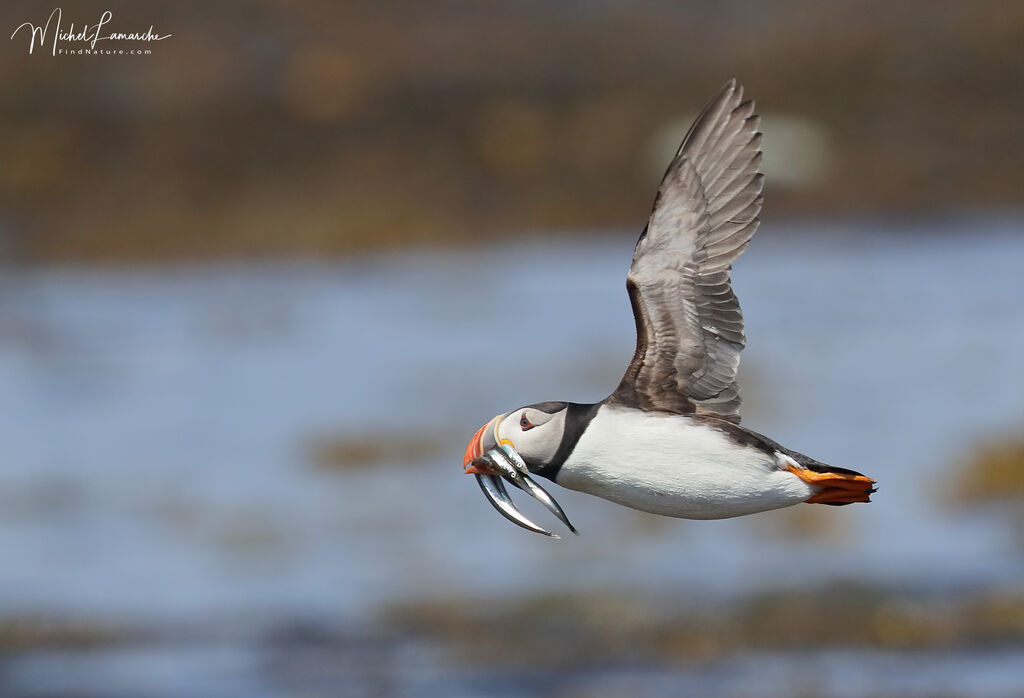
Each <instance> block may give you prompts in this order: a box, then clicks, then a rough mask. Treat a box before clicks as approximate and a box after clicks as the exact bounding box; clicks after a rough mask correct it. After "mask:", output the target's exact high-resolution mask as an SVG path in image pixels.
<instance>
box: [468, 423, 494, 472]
mask: <svg viewBox="0 0 1024 698" xmlns="http://www.w3.org/2000/svg"><path fill="white" fill-rule="evenodd" d="M495 419H496V418H495ZM493 421H494V419H492V420H491V421H490V422H487V424H484V425H483V426H482V427H480V428H479V429H477V430H476V433H475V434H473V438H472V439H470V440H469V445H468V446H466V455H465V456H463V457H462V467H463V468H465V469H466V474H467V475H470V474H472V475H493V474H494V472H493V471H491V470H484V469H482V468H478V467H477V466H475V465H473V461H475V460H476V459H477V458H479V457H480V456H482V455H483V454H484V443H483V441H484V432H485V431H487V428H488V427H490V426H491V423H492V422H493Z"/></svg>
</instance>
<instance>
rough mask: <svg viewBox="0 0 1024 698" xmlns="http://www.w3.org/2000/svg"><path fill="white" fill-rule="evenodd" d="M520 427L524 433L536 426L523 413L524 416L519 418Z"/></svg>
mask: <svg viewBox="0 0 1024 698" xmlns="http://www.w3.org/2000/svg"><path fill="white" fill-rule="evenodd" d="M519 426H520V427H522V429H523V431H529V430H530V429H533V428H534V427H535V426H536V425H535V424H534V423H533V422H531V421H530V419H529V418H528V417H527V416H526V413H525V412H523V416H522V417H520V418H519Z"/></svg>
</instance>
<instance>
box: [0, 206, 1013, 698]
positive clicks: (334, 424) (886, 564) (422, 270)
mask: <svg viewBox="0 0 1024 698" xmlns="http://www.w3.org/2000/svg"><path fill="white" fill-rule="evenodd" d="M1021 232H1022V225H1021V223H1020V222H1018V221H1009V222H1006V221H1003V222H991V221H988V222H981V223H979V222H976V221H971V222H965V223H963V224H946V225H945V226H944V228H943V230H942V231H941V232H939V233H937V234H935V233H931V231H926V230H924V229H923V227H922V228H921V229H915V228H911V227H906V226H904V227H898V228H897V227H886V226H881V225H867V224H865V225H846V226H833V227H831V228H827V229H823V228H812V227H810V226H808V227H803V228H797V229H793V230H786V229H783V228H780V227H774V228H773V227H770V226H766V227H765V229H764V230H763V231H762V232H761V233H759V234H758V237H757V239H756V240H755V241H754V244H753V246H752V247H751V249H750V250H749V252H748V253H747V254H746V255H745V256H744V257H742V258H741V259H740V261H739V262H738V263H737V265H736V269H735V273H734V276H735V280H734V285H735V288H736V291H737V293H738V295H739V297H740V300H741V303H742V305H743V309H744V313H745V316H746V319H747V335H748V348H747V350H746V351H745V352H744V355H743V356H744V358H743V360H744V366H743V376H744V383H743V384H744V396H745V400H746V402H745V408H744V423H745V424H747V425H748V426H750V427H751V428H754V429H756V430H758V431H762V432H764V433H766V434H768V435H770V436H771V437H773V438H775V439H776V440H778V441H780V442H782V443H784V444H786V445H788V446H790V447H792V448H795V449H797V450H800V451H802V452H805V453H807V454H809V455H811V456H813V457H815V458H817V459H819V460H824V461H827V462H830V463H833V464H836V465H841V466H846V467H852V468H856V469H858V470H861V471H864V472H866V473H868V474H870V475H872V476H874V477H876V478H877V479H878V480H879V487H880V491H879V493H878V494H877V495H876V496H875V501H874V502H873V503H872V504H870V505H867V506H850V507H845V508H841V509H835V508H825V507H816V508H815V512H816V513H814V514H813V516H812V518H811V519H808V520H804V519H793V518H792V517H791V515H790V514H789V513H787V512H775V513H767V514H763V515H758V516H754V517H747V518H744V519H737V520H731V521H721V522H688V521H675V520H667V519H660V518H657V517H652V516H648V515H645V514H640V513H637V512H632V511H629V510H626V509H622V508H619V507H616V506H613V505H611V504H608V503H605V502H603V501H601V500H597V499H593V498H589V497H587V496H585V495H579V494H577V493H572V492H567V491H564V490H560V489H558V488H557V487H556V488H555V490H553V493H554V494H555V495H556V497H557V498H558V499H559V501H560V503H561V504H562V505H563V507H564V508H565V509H566V511H567V512H568V513H569V515H570V517H571V518H572V520H573V522H574V523H575V524H576V525H577V527H578V528H579V529H580V530H581V532H582V533H583V535H582V536H581V537H579V538H571V539H568V540H563V541H550V540H546V539H543V538H541V537H539V536H532V535H530V534H528V533H526V532H524V531H522V530H520V529H517V528H515V527H513V526H511V525H510V524H508V523H507V522H505V521H504V520H502V519H501V518H500V517H498V515H497V514H496V513H495V512H494V511H493V510H492V509H491V508H490V507H489V506H488V505H487V503H486V502H485V501H484V499H483V498H482V496H481V495H480V493H479V491H478V489H477V487H476V484H475V483H474V482H473V481H472V479H471V478H467V477H464V476H462V475H461V467H460V465H461V460H460V458H461V455H462V452H463V450H464V448H465V445H466V441H467V440H468V439H469V437H470V436H471V435H472V433H473V431H474V430H475V429H476V427H478V426H479V425H480V424H482V423H483V422H484V421H485V420H487V419H488V418H490V417H491V416H492V415H493V414H495V413H497V412H499V411H506V410H509V409H512V408H514V407H516V406H519V405H521V404H528V403H532V402H537V401H540V400H547V399H567V400H574V401H592V400H598V399H600V398H602V397H603V396H604V395H606V394H607V393H608V392H609V391H610V390H611V388H612V387H613V386H614V385H615V384H616V383H617V381H618V379H619V377H620V376H621V373H622V370H623V369H624V367H625V365H626V363H627V362H628V360H629V358H630V356H631V354H632V345H633V324H632V318H631V314H630V310H629V303H628V300H627V298H626V294H625V290H624V275H625V272H626V269H627V268H628V263H629V257H630V254H631V251H632V245H633V242H634V240H633V237H632V235H629V234H623V235H617V236H608V237H603V238H595V239H587V238H572V239H560V238H554V239H552V240H551V241H535V242H530V243H526V244H516V245H510V246H506V247H498V248H485V249H479V250H474V251H460V252H419V251H410V252H408V253H405V254H401V255H392V256H367V257H361V258H356V259H352V260H349V261H346V262H342V263H337V264H319V263H287V264H286V263H282V264H273V265H255V266H249V265H215V266H196V267H190V268H176V269H152V270H134V271H124V270H117V269H109V270H90V271H80V270H71V269H44V270H32V271H22V270H7V271H4V272H0V430H2V439H0V441H2V450H0V454H2V455H0V459H2V460H0V561H2V563H0V618H3V617H22V616H26V615H28V616H32V615H41V616H45V617H51V616H54V615H57V616H59V617H70V618H90V619H104V620H110V621H111V622H118V623H120V622H124V623H129V624H143V625H154V626H156V627H163V626H164V625H166V624H168V623H173V624H178V625H182V624H184V625H188V624H191V623H196V624H202V625H204V627H209V626H210V625H211V624H212V625H216V624H218V623H225V624H237V623H238V622H243V621H244V623H246V624H252V625H254V626H256V627H259V626H260V625H261V624H262V623H266V624H273V623H277V622H282V621H287V620H288V619H292V618H308V617H315V618H317V619H320V620H323V621H325V622H337V623H343V624H351V623H356V624H359V623H369V622H372V619H373V618H374V617H375V615H376V614H377V613H378V612H379V610H380V609H381V608H384V607H386V606H387V605H389V604H391V603H394V602H397V601H410V600H417V599H426V598H453V597H458V596H460V595H472V596H473V597H476V598H479V597H481V596H482V595H483V596H486V595H488V594H490V595H495V596H499V595H515V594H528V593H531V592H536V591H551V590H560V589H561V590H573V589H578V588H587V589H594V590H605V589H615V590H633V591H636V592H644V591H651V592H658V591H664V590H671V589H687V590H692V591H693V592H694V593H713V594H717V595H725V596H729V595H736V596H741V595H743V594H746V593H748V592H751V591H756V590H758V589H761V588H765V587H772V588H774V587H801V586H813V585H815V584H819V583H822V582H828V581H830V580H836V579H843V580H848V581H854V582H865V583H871V584H882V585H896V586H900V587H902V588H907V587H910V588H921V589H929V590H934V589H956V588H976V587H984V588H1010V589H1019V588H1021V585H1022V581H1021V580H1024V548H1022V540H1024V537H1022V535H1021V532H1020V531H1019V530H1017V529H1016V528H1015V527H1014V519H1013V518H1012V517H1006V516H1003V515H1001V514H1000V513H999V512H998V511H983V512H977V511H969V510H968V511H965V510H961V509H957V508H953V507H951V506H950V505H949V504H948V501H947V496H946V493H947V492H948V489H949V487H950V486H951V483H952V482H953V481H954V479H955V477H956V474H957V468H958V465H959V464H961V463H962V462H963V460H964V459H965V458H966V457H968V456H969V455H970V453H971V451H972V449H973V448H975V447H976V446H977V445H978V444H980V443H982V442H984V440H985V439H987V438H990V437H992V436H1005V435H1010V434H1015V433H1016V434H1020V433H1021V432H1022V431H1024V361H1022V360H1021V356H1022V354H1024V302H1022V300H1024V273H1022V271H1021V269H1022V267H1024V236H1022V235H1021ZM926 233H930V234H926ZM330 436H340V437H360V438H369V439H371V440H373V439H380V440H386V439H389V438H393V437H396V436H404V437H409V436H411V437H413V438H422V439H423V440H424V442H429V443H431V444H433V445H434V446H433V448H431V449H424V450H425V452H427V453H428V455H426V456H424V455H423V454H422V453H417V452H415V450H413V452H410V453H408V456H407V457H403V458H393V459H389V460H387V461H384V462H377V463H374V464H372V465H370V466H367V467H366V468H363V469H359V470H339V471H325V470H324V469H323V468H317V467H315V466H313V465H312V464H311V463H310V458H309V455H308V450H309V449H308V445H309V443H311V442H312V441H315V440H317V439H321V438H324V437H330ZM438 444H440V449H441V453H440V454H438V453H437V448H438V447H437V445H438ZM529 504H530V503H526V504H524V510H525V511H527V512H528V514H529V515H531V516H532V517H536V520H538V521H542V522H548V521H549V519H548V518H545V516H546V514H545V513H544V512H543V511H542V510H538V509H531V508H529ZM550 523H551V525H553V526H554V525H556V524H555V523H554V522H550ZM232 627H234V626H232ZM219 651H220V652H221V653H220V654H218V653H217V652H214V653H212V654H204V653H203V652H201V651H197V650H194V649H189V650H188V652H193V653H194V654H195V655H196V656H197V657H200V659H197V660H196V661H197V663H196V664H188V663H187V662H186V665H187V666H189V667H192V668H193V669H194V670H195V671H194V672H193V673H197V674H198V675H199V676H200V677H205V678H197V679H196V682H197V683H196V684H195V685H193V686H191V687H183V689H182V691H172V692H171V694H179V695H180V694H182V693H183V692H187V691H189V690H191V691H194V692H196V693H197V694H204V693H205V694H213V693H216V691H209V692H207V691H204V690H202V688H201V685H200V684H201V683H202V681H203V680H212V679H211V678H210V677H211V676H214V677H215V676H217V675H219V674H218V673H217V671H211V672H207V673H204V672H203V671H202V669H201V667H202V666H204V664H203V663H204V662H213V663H216V662H221V661H222V662H226V663H227V664H228V665H231V663H232V662H236V661H238V662H241V664H242V666H243V668H241V669H237V671H238V672H239V673H238V677H241V678H239V680H240V681H241V684H240V685H249V683H252V682H255V683H254V684H253V685H258V686H261V687H260V689H259V690H256V689H255V688H252V687H251V686H250V689H238V690H237V692H236V693H237V694H238V695H262V694H263V693H265V694H267V695H277V693H275V691H274V690H273V689H272V688H270V687H267V686H266V685H263V684H260V681H259V680H258V677H257V678H254V677H253V676H251V675H250V674H249V673H247V672H246V670H245V669H244V664H245V662H244V656H245V652H246V650H245V648H244V647H242V648H235V649H231V648H223V647H222V648H220V650H219ZM146 652H149V653H150V654H151V655H155V656H145V657H140V658H138V661H139V662H140V663H139V664H138V665H134V664H132V662H133V661H134V660H133V659H132V657H131V655H130V653H129V656H128V657H127V658H126V657H125V656H124V651H123V650H121V651H120V653H117V652H114V653H112V654H109V655H102V656H99V657H97V656H95V655H94V656H93V659H94V660H96V661H109V662H111V663H112V666H115V667H122V668H123V667H127V668H124V672H123V673H126V674H127V675H128V676H129V677H130V676H132V675H133V674H132V672H133V671H136V672H137V671H140V670H141V669H140V667H146V666H148V664H146V662H155V663H157V664H159V662H160V656H159V655H160V650H159V649H150V650H146ZM146 652H143V654H145V653H146ZM188 652H186V654H187V653H188ZM233 653H234V654H233ZM175 656H178V655H177V654H176V655H175ZM104 657H105V659H104ZM218 657H219V658H220V659H218ZM239 657H241V659H240V658H239ZM26 661H27V660H26ZM32 661H34V662H36V663H37V664H38V662H44V663H45V662H46V661H50V660H48V659H47V655H45V654H44V655H40V656H38V657H35V658H34V659H32ZM61 661H62V662H63V661H64V660H61ZM76 661H85V662H86V663H87V660H82V659H78V660H76ZM736 661H737V662H740V664H742V663H743V662H747V661H755V660H746V659H737V660H736ZM756 661H757V662H768V663H769V664H771V662H773V661H785V660H773V659H771V658H761V659H757V660H756ZM822 661H825V660H822ZM828 661H829V662H832V661H835V662H838V663H839V665H842V661H843V660H842V658H841V657H840V658H839V659H828ZM850 661H851V662H854V663H855V662H856V661H860V660H859V659H858V660H850ZM879 661H881V660H879ZM936 661H938V660H936ZM986 661H988V659H986ZM992 661H997V660H992ZM73 665H74V664H73V663H70V664H68V666H73ZM32 666H33V665H32V664H30V663H26V664H24V665H21V669H19V671H21V672H22V673H20V674H17V676H20V677H21V679H19V681H22V683H21V684H18V685H20V686H26V685H27V686H32V685H35V684H33V682H32V680H31V679H30V678H29V679H26V678H25V677H26V676H28V677H31V676H33V674H32V671H33V669H32ZM744 666H745V665H744ZM132 667H135V668H134V669H133V668H132ZM197 667H199V668H197ZM110 670H111V671H113V670H114V669H110ZM117 670H118V671H121V669H117ZM102 671H107V669H106V668H103V669H102ZM72 673H73V672H72ZM182 675H184V676H188V675H190V673H189V672H188V671H185V672H184V673H183V674H182ZM232 675H233V676H234V674H232ZM836 675H837V676H841V672H840V673H838V674H836ZM694 676H697V678H695V679H694V680H696V681H699V680H701V679H700V677H699V676H698V675H697V674H695V675H694ZM1018 676H1021V674H1018ZM705 679H706V681H711V679H710V678H706V677H705ZM936 681H937V683H934V684H932V685H933V686H938V687H940V688H941V687H942V686H943V685H944V684H942V683H941V680H940V679H936ZM25 682H27V683H25ZM246 682H249V683H246ZM836 682H837V683H836V686H840V687H841V685H842V681H841V680H840V679H836ZM86 683H87V682H86ZM40 685H42V684H40ZM79 685H85V684H79ZM227 685H228V684H224V686H227ZM232 685H233V684H232ZM706 685H708V686H712V687H713V686H714V685H717V684H706ZM787 685H788V684H787ZM1000 685H1002V684H1000ZM1022 685H1024V680H1022ZM130 686H131V682H130V681H129V683H128V688H126V689H125V690H126V691H127V693H131V692H132V691H131V690H130ZM224 686H222V688H223V687H224ZM826 688H828V686H827V685H826ZM954 688H955V687H954ZM25 690H28V689H25ZM53 690H54V691H57V692H59V690H60V687H59V686H58V687H56V688H54V689H53ZM225 690H227V689H226V688H225ZM651 690H653V689H651ZM721 690H722V691H724V692H726V693H734V694H736V695H743V694H746V690H745V689H744V688H743V687H742V686H740V685H739V684H722V689H721ZM794 690H796V689H794ZM823 690H824V689H823ZM828 690H829V691H831V692H830V694H835V695H853V694H850V693H844V692H843V691H842V690H839V689H838V688H837V689H836V690H832V689H828ZM916 690H917V689H913V690H911V689H910V688H908V689H907V692H908V693H913V692H914V691H916ZM928 690H930V689H927V687H926V688H925V689H922V691H923V692H924V693H927V692H928ZM1000 690H1001V689H1000ZM1000 690H996V691H995V693H992V692H991V691H990V690H989V688H984V687H974V688H972V687H971V686H965V687H963V688H962V690H961V689H956V690H954V691H953V692H954V693H963V694H973V693H976V694H977V695H990V694H991V695H997V694H998V695H1004V694H1009V693H1006V692H1000ZM261 691H262V692H263V693H261ZM986 691H989V692H986ZM141 692H142V693H145V691H141ZM713 692H714V691H713ZM894 692H895V693H901V691H900V690H898V687H896V689H895V690H894ZM1010 693H1012V692H1010ZM232 694H235V693H232ZM655 695H656V693H655ZM666 695H668V694H667V693H666ZM857 695H860V694H859V693H858V694H857Z"/></svg>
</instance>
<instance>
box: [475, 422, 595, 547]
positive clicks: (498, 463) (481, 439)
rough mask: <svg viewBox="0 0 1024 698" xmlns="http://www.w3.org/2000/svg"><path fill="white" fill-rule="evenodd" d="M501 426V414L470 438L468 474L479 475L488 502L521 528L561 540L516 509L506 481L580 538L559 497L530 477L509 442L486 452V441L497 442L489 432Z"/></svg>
mask: <svg viewBox="0 0 1024 698" xmlns="http://www.w3.org/2000/svg"><path fill="white" fill-rule="evenodd" d="M498 423H500V415H499V416H498V417H495V418H494V419H492V420H491V421H489V422H487V424H485V425H483V426H482V427H480V428H479V429H478V430H477V432H476V433H475V434H474V435H473V438H472V439H470V442H469V445H468V446H467V447H466V454H465V456H463V464H462V465H463V467H464V468H465V470H466V473H471V474H473V475H475V476H476V481H477V484H479V485H480V489H481V490H482V491H483V493H484V496H486V497H487V501H489V502H490V503H491V505H492V506H493V507H494V508H495V509H497V510H498V513H500V514H501V515H502V516H504V517H505V518H506V519H508V520H509V521H511V522H512V523H514V524H516V525H517V526H521V527H522V528H525V529H526V530H528V531H533V532H534V533H540V534H541V535H544V536H550V537H551V538H558V537H559V536H557V535H555V534H554V533H551V532H550V531H546V530H544V529H543V528H541V527H540V526H538V525H537V524H535V523H534V522H532V521H530V520H529V519H528V518H526V517H525V516H524V515H523V513H522V512H521V511H519V509H518V508H516V505H515V502H513V501H512V498H511V497H510V496H509V494H508V490H506V489H505V485H504V484H503V483H502V478H504V479H505V480H506V481H508V482H509V483H510V484H512V485H514V486H516V487H517V488H519V489H521V490H523V491H524V492H526V493H527V494H528V495H530V496H531V497H533V498H534V499H536V500H537V501H538V502H540V503H541V504H542V505H544V507H545V508H546V509H547V510H548V511H550V512H551V513H552V514H554V515H555V516H556V517H557V518H558V520H559V521H561V522H562V523H564V524H565V525H566V527H567V528H568V529H569V530H570V531H572V532H573V533H574V534H576V535H579V531H577V530H576V529H575V528H574V527H573V525H572V524H571V523H569V518H568V517H567V516H566V515H565V512H564V511H562V507H560V506H559V505H558V502H556V501H555V498H554V497H552V496H551V495H550V494H548V492H547V490H545V489H544V488H543V487H541V486H540V485H538V484H537V483H536V482H534V480H533V478H531V477H530V470H529V468H528V467H527V466H526V463H525V462H524V461H523V459H522V457H520V455H519V454H518V453H517V452H516V450H515V449H514V448H513V447H512V445H511V444H510V443H509V442H505V443H503V444H501V445H500V446H498V447H496V448H491V449H489V450H487V451H486V452H485V450H484V447H485V443H486V441H485V439H486V440H487V441H490V442H491V443H493V442H494V441H495V440H496V438H495V437H494V436H491V435H490V434H489V433H488V430H489V429H492V428H494V427H496V426H497V424H498Z"/></svg>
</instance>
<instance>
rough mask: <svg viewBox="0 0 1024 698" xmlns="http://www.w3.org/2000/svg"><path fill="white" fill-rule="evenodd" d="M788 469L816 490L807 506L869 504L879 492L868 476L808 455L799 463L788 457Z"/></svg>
mask: <svg viewBox="0 0 1024 698" xmlns="http://www.w3.org/2000/svg"><path fill="white" fill-rule="evenodd" d="M785 468H786V470H788V471H789V472H791V473H793V474H794V475H796V476H797V477H798V478H800V479H801V480H803V481H804V482H806V483H807V484H808V485H810V486H811V488H812V489H813V490H814V494H813V495H812V496H811V497H810V498H808V499H805V500H804V501H805V502H806V503H808V504H828V505H830V506H834V507H841V506H844V505H846V504H853V503H854V502H870V501H871V495H872V494H874V493H875V492H877V491H878V488H877V487H875V481H874V480H872V479H871V478H869V477H868V476H867V475H863V474H861V473H858V472H857V471H856V470H848V469H846V468H837V467H835V466H832V465H827V464H825V463H819V462H818V461H816V460H813V459H811V458H807V457H806V456H805V457H803V458H800V459H799V460H797V459H794V458H793V457H791V456H788V455H787V456H785Z"/></svg>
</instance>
